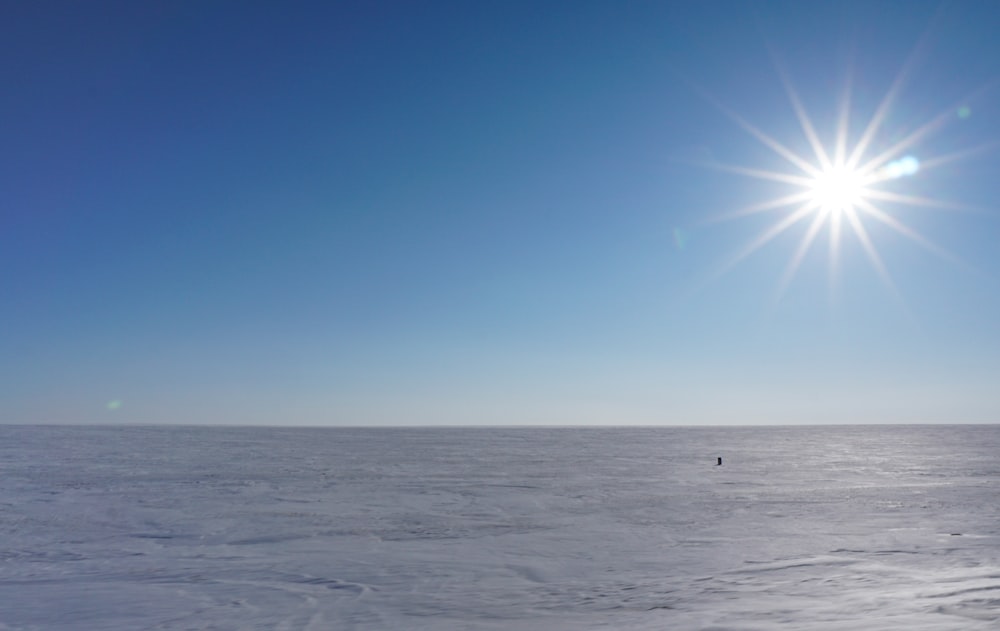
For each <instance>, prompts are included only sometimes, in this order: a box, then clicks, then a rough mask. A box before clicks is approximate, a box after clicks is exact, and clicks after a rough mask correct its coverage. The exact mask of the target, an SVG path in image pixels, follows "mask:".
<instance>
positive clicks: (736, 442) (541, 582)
mask: <svg viewBox="0 0 1000 631" xmlns="http://www.w3.org/2000/svg"><path fill="white" fill-rule="evenodd" d="M718 456H722V457H723V458H724V465H723V466H721V467H718V466H715V462H716V457H718ZM596 628H601V629H616V630H617V629H623V630H624V629H650V630H652V629H656V630H667V629H669V630H686V629H702V630H705V631H709V630H712V631H722V630H733V631H735V630H765V629H796V630H819V629H822V630H834V629H837V630H858V629H875V630H879V631H890V630H897V629H898V630H904V629H905V630H907V631H914V630H929V629H935V630H945V629H947V630H956V631H958V630H961V631H969V630H977V629H1000V426H936V427H933V426H918V427H915V426H910V427H901V426H868V427H795V428H759V427H758V428H738V429H737V428H711V429H677V428H617V429H605V428H594V429H272V428H192V427H141V428H135V427H132V428H124V427H87V428H82V427H21V426H6V427H3V426H0V629H25V630H27V629H44V630H50V629H52V630H63V629H66V630H69V629H72V630H74V631H79V630H88V629H123V630H129V631H135V630H138V629H220V630H224V629H315V630H320V629H338V630H340V629H359V630H360V629H366V630H367V629H443V630H451V629H489V630H500V629H503V630H507V629H514V630H525V629H546V630H548V629H556V630H560V629H596Z"/></svg>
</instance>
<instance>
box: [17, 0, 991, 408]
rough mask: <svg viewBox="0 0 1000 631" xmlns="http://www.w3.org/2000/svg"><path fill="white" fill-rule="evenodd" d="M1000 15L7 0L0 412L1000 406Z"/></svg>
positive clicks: (839, 7) (875, 8)
mask: <svg viewBox="0 0 1000 631" xmlns="http://www.w3.org/2000/svg"><path fill="white" fill-rule="evenodd" d="M998 29H1000V5H998V4H997V3H995V2H986V1H983V2H955V3H944V4H942V3H939V2H923V1H920V0H905V1H903V0H900V1H899V2H868V1H865V2H858V3H850V2H846V3H833V2H795V1H789V2H777V1H774V2H736V1H733V2H673V3H671V2H629V3H626V2H616V1H610V0H609V1H604V2H586V1H580V2H537V1H533V2H491V3H479V2H465V1H458V2H398V3H397V2H315V3H312V2H281V3H278V2H249V1H242V0H241V1H238V2H221V1H219V2H131V1H129V2H87V3H81V2H41V1H40V2H20V3H15V2H8V3H5V5H4V7H3V9H2V10H0V76H2V77H3V96H2V98H0V121H2V122H0V146H2V151H0V296H2V309H0V422H8V423H42V422H47V423H93V422H98V423H116V422H124V423H175V422H176V423H241V424H276V425H285V424H288V425H303V424H306V425H310V424H331V425H409V424H437V423H445V424H505V423H514V424H590V423H600V424H649V423H664V424H685V425H699V424H743V423H837V422H848V423H866V422H938V423H947V422H965V423H969V422H976V423H979V422H996V421H998V420H1000V282H998V281H1000V254H998V252H1000V250H998V246H997V243H998V241H1000V224H998V215H997V203H996V200H997V199H998V193H1000V177H998V174H1000V170H998V166H1000V152H998V151H996V150H993V148H992V147H991V146H989V143H991V142H996V141H1000V116H998V105H1000V85H994V84H993V83H992V82H994V81H996V80H997V79H998V77H1000V66H998V64H997V62H998V60H1000V39H998V38H997V37H996V34H997V32H998ZM782 77H785V79H786V80H785V81H784V82H783V80H782ZM894 85H895V86H896V87H895V88H893V87H892V86H894ZM845 86H850V95H849V96H850V98H849V101H845V98H844V96H845ZM789 88H791V89H789ZM887 95H888V96H889V97H890V98H888V99H886V96H887ZM796 99H797V100H796ZM845 102H847V103H848V106H847V107H846V108H844V107H843V104H844V103H845ZM796 103H798V104H799V105H800V106H801V107H800V108H799V111H800V113H805V114H806V115H807V117H808V118H805V117H802V118H801V120H800V117H799V116H797V115H796V107H795V104H796ZM880 104H884V105H885V106H884V107H881V108H880ZM841 111H846V112H848V113H849V116H848V117H847V119H846V120H847V124H846V126H845V127H843V129H844V130H845V134H843V136H842V137H843V139H844V141H845V147H846V149H845V151H844V152H842V156H841V157H842V158H843V160H841V162H844V161H845V160H847V158H849V157H850V154H851V150H852V148H853V147H855V146H856V145H857V144H858V143H859V142H862V141H864V142H862V145H863V147H862V149H864V152H865V153H864V158H863V159H861V158H860V157H859V158H858V160H856V161H855V162H856V163H857V164H856V165H855V166H861V165H863V164H864V163H866V162H867V161H869V160H871V159H876V158H878V157H879V156H880V155H881V156H883V158H884V159H882V160H881V162H879V161H878V160H876V162H878V164H875V165H873V166H872V167H871V168H869V170H868V175H864V174H861V175H859V173H860V172H859V171H858V170H857V169H853V168H849V165H848V166H838V164H840V163H839V162H837V159H836V155H837V149H836V147H837V138H838V133H837V130H838V129H839V127H838V125H839V123H838V121H839V120H841V119H840V118H839V115H840V114H839V113H840V112H841ZM873 117H874V118H875V119H876V123H877V124H876V125H871V126H869V122H870V121H871V120H872V119H873ZM802 120H804V121H806V122H807V124H806V125H803V124H802ZM810 129H812V130H814V131H815V138H816V141H817V142H816V144H818V145H820V147H821V152H824V151H825V152H826V154H827V155H828V156H829V157H830V159H831V160H830V162H831V164H827V165H826V166H824V165H823V164H822V161H821V159H820V157H819V156H818V155H817V152H816V151H815V150H814V149H813V146H812V144H813V143H810V138H809V133H808V130H810ZM866 130H868V133H867V134H866ZM886 152H888V153H886ZM802 162H805V163H806V164H805V165H804V166H803V165H802V164H801V163H802ZM834 163H836V164H834ZM845 164H846V162H845ZM918 165H919V168H918ZM741 169H742V172H740V171H741ZM810 169H812V171H810ZM831 172H836V173H839V174H841V175H844V176H845V177H847V179H848V180H850V182H851V184H850V186H849V187H848V188H850V190H849V191H848V192H846V193H844V192H843V191H840V192H835V197H836V199H837V200H839V201H837V206H836V208H833V207H830V206H829V203H830V202H829V199H826V198H822V196H820V194H819V193H815V192H814V189H823V190H826V189H825V188H823V187H824V186H826V185H825V184H824V185H821V186H819V185H818V186H813V185H812V184H810V182H820V181H822V182H827V181H828V180H829V178H830V177H833V176H829V174H830V173H831ZM775 174H778V175H777V176H776V175H775ZM845 174H846V175H845ZM890 176H891V177H890ZM836 177H841V176H840V175H838V176H836ZM858 178H862V180H863V181H861V180H859V179H858ZM864 178H867V179H864ZM837 182H839V184H837V185H836V186H834V188H837V186H841V184H842V182H841V180H837ZM859 182H860V183H859ZM841 188H843V186H841ZM838 190H839V189H838ZM871 190H874V191H875V192H874V193H871V192H870V191H871ZM790 195H798V197H794V198H792V201H794V203H792V202H789V203H788V204H787V205H785V206H781V207H773V208H762V207H763V206H767V204H764V203H763V202H766V201H767V200H773V199H775V198H782V197H784V198H788V196H790ZM913 202H917V203H913ZM755 205H756V208H757V209H758V210H759V212H746V211H747V209H748V208H749V210H753V209H754V207H755ZM741 209H742V210H743V211H744V212H743V214H740V212H739V211H740V210H741ZM800 209H801V210H800ZM727 216H728V218H726V217H727ZM793 219H798V221H794V222H793V221H792V220H793ZM855 222H856V223H857V225H860V226H861V228H858V227H857V226H856V225H855ZM835 226H839V228H836V227H835ZM781 228H786V229H783V230H780V231H779V229H781ZM769 234H770V235H773V238H770V239H767V240H766V243H764V242H762V239H761V236H762V235H764V236H765V237H766V236H768V235H769ZM838 235H839V236H838ZM755 244H760V247H758V248H756V249H753V251H752V252H750V251H749V248H751V247H752V246H753V245H755ZM831 244H836V245H835V246H831ZM806 246H808V247H806ZM800 251H801V252H802V253H801V255H799V254H798V253H799V252H800ZM831 252H834V253H835V255H831ZM741 253H747V255H746V256H743V257H742V258H740V254H741ZM876 257H877V258H876ZM736 259H739V260H736ZM734 261H735V262H734ZM791 272H794V273H791Z"/></svg>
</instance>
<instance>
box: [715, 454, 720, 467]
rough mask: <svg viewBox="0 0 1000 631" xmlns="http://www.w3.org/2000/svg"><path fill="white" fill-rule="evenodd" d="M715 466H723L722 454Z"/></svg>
mask: <svg viewBox="0 0 1000 631" xmlns="http://www.w3.org/2000/svg"><path fill="white" fill-rule="evenodd" d="M715 466H717V467H721V466H722V456H719V461H718V462H717V463H715Z"/></svg>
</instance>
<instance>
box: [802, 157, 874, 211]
mask: <svg viewBox="0 0 1000 631" xmlns="http://www.w3.org/2000/svg"><path fill="white" fill-rule="evenodd" d="M809 190H810V193H811V198H812V201H813V203H814V204H816V206H817V207H818V208H819V210H820V211H821V212H827V213H840V212H845V211H847V210H848V209H851V210H853V209H854V207H855V206H857V205H858V204H859V203H860V202H862V201H863V200H864V196H865V178H864V177H863V176H862V175H861V173H859V172H857V171H853V170H851V169H849V168H847V167H846V166H844V165H834V166H831V167H830V168H829V169H826V170H824V171H823V172H821V173H820V174H819V175H817V176H816V177H814V178H813V180H812V182H811V185H810V188H809Z"/></svg>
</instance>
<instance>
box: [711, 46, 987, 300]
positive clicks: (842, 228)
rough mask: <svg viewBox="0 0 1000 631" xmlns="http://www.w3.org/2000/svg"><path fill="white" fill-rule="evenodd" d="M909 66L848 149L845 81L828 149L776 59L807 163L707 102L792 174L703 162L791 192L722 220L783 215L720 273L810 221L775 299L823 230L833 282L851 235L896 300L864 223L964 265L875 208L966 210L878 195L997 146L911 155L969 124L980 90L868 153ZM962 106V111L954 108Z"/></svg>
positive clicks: (891, 194) (912, 198) (910, 197)
mask: <svg viewBox="0 0 1000 631" xmlns="http://www.w3.org/2000/svg"><path fill="white" fill-rule="evenodd" d="M912 61H913V57H912V56H911V58H910V60H908V61H907V62H906V64H905V65H904V66H903V69H902V70H901V71H900V74H899V76H898V77H897V78H896V80H895V81H894V82H893V84H892V85H891V86H890V87H889V90H888V92H887V93H886V95H885V97H884V98H883V99H882V101H881V103H879V105H878V107H877V108H876V109H875V112H874V114H873V115H872V117H871V120H869V121H868V123H867V125H866V126H865V127H864V130H863V131H862V132H861V135H860V136H859V137H858V140H857V142H855V143H854V144H853V145H851V146H849V143H848V139H849V136H850V135H851V134H850V133H849V129H848V128H849V119H850V113H851V108H850V89H851V86H850V82H847V84H846V85H845V87H844V92H843V94H842V95H841V100H840V104H839V108H838V112H837V114H838V116H837V125H836V130H835V134H834V141H833V143H832V144H831V145H826V144H824V143H823V142H821V141H820V139H819V135H818V134H817V133H816V130H815V128H814V127H813V124H812V121H811V120H810V118H809V116H808V115H807V114H806V111H805V108H804V107H803V105H802V102H801V100H800V99H799V96H798V93H797V92H796V91H795V88H794V87H793V86H792V83H791V81H790V80H789V79H788V75H787V73H786V72H785V71H784V69H783V68H782V67H781V65H780V63H778V61H777V59H775V65H776V67H777V70H778V74H779V76H780V78H781V81H782V83H783V85H784V88H785V92H786V93H787V95H788V98H789V100H790V101H791V105H792V108H793V109H794V111H795V116H796V118H797V119H798V122H799V125H800V126H801V128H802V132H803V134H804V135H805V138H806V140H807V142H808V144H809V146H810V148H811V149H812V154H813V155H812V156H811V157H806V156H802V155H799V154H798V153H796V152H794V151H792V150H791V149H789V148H788V147H787V146H785V145H784V144H782V143H780V142H779V141H777V140H775V139H774V138H773V137H771V136H769V135H768V134H766V133H764V132H763V131H761V130H760V129H758V128H757V127H755V126H754V125H752V124H750V123H749V122H747V121H746V120H745V119H744V118H742V117H741V116H740V115H739V114H737V113H736V112H733V111H732V110H730V109H728V108H726V107H725V106H724V105H722V104H720V103H719V102H717V101H716V100H715V99H714V98H712V97H711V96H708V95H707V94H705V95H704V96H705V97H706V98H707V99H708V100H710V101H711V102H712V103H713V104H714V105H715V106H716V107H718V108H719V109H720V110H722V112H723V113H724V114H725V115H726V116H728V117H729V118H730V119H732V120H733V121H735V122H736V123H737V124H738V125H739V126H740V127H742V128H743V129H744V130H745V131H747V132H748V133H749V134H751V135H752V136H754V137H755V138H756V139H757V140H758V141H759V142H760V143H761V144H763V145H764V146H766V147H768V148H769V149H771V150H772V151H774V152H775V153H776V154H778V155H779V156H781V157H782V158H784V159H785V160H786V161H787V162H788V163H789V164H790V165H791V166H793V167H794V170H792V171H790V172H783V171H768V170H762V169H755V168H749V167H743V166H736V165H730V164H721V163H718V162H709V163H703V164H705V166H709V167H712V168H716V169H720V170H723V171H729V172H733V173H738V174H740V175H746V176H750V177H754V178H758V179H763V180H771V181H777V182H781V183H784V184H788V185H790V187H791V191H792V192H790V193H789V194H787V195H783V196H781V197H778V198H775V199H770V200H766V201H763V202H760V203H757V204H753V205H751V206H748V207H746V208H743V209H740V210H738V211H735V212H733V213H729V214H728V215H725V216H724V217H723V219H733V218H737V217H743V216H747V215H752V214H757V213H762V212H769V211H775V210H782V209H788V210H785V214H784V216H783V217H782V218H780V219H778V220H777V221H776V222H775V223H774V224H772V225H771V226H770V227H769V228H767V229H766V230H765V231H764V232H763V233H762V234H760V235H759V236H758V237H757V238H756V239H755V240H753V241H752V242H751V243H749V244H748V245H747V246H746V247H745V248H743V250H741V251H740V252H738V253H737V254H736V255H735V256H734V257H733V258H732V259H731V260H730V261H729V263H728V265H726V266H725V268H724V269H723V270H722V271H725V270H727V269H730V268H731V267H733V266H734V265H735V264H736V263H738V262H739V261H741V260H742V259H744V258H746V257H747V256H749V255H751V254H753V253H754V252H755V251H757V250H758V249H760V248H761V247H762V246H764V245H765V244H767V243H768V242H770V241H771V240H773V239H774V238H776V237H777V236H779V235H780V234H782V233H784V232H785V231H787V230H789V229H790V228H792V227H793V226H795V225H797V224H800V223H801V222H803V221H804V220H807V219H808V220H809V221H806V222H805V223H806V224H807V225H808V227H807V228H805V232H804V234H803V236H802V239H801V241H800V242H799V245H798V248H797V249H796V251H795V253H794V255H793V256H792V259H791V261H789V263H788V267H787V268H786V270H785V273H784V275H783V276H782V278H781V281H780V283H779V287H778V297H780V295H781V294H782V293H783V292H784V291H785V289H786V288H787V286H788V284H789V283H790V282H791V280H792V277H793V276H794V275H795V272H796V271H797V270H798V268H799V266H800V265H801V263H802V260H803V258H804V257H805V255H806V254H807V252H808V251H809V250H810V248H811V247H812V245H813V244H814V242H815V241H816V240H817V238H818V237H819V236H820V234H821V232H822V231H823V230H824V228H826V233H827V235H828V236H827V239H828V242H829V264H830V278H831V283H832V281H833V279H834V278H835V276H836V274H837V266H838V261H839V251H840V248H841V241H842V239H843V238H844V236H845V235H853V238H854V239H855V240H856V241H857V242H858V243H859V244H860V245H861V247H862V249H863V250H864V252H865V254H866V256H867V258H868V260H869V261H870V262H871V264H872V266H873V267H874V269H875V271H876V272H877V273H878V275H879V276H880V277H881V279H882V281H883V282H884V283H885V284H886V286H887V287H888V288H889V289H890V290H891V291H892V292H893V293H895V294H897V295H898V292H896V289H895V286H894V284H893V282H892V279H891V277H890V276H889V273H888V270H887V269H886V266H885V264H884V263H883V262H882V258H881V256H880V255H879V252H878V250H877V249H876V247H875V244H874V243H873V242H872V239H871V237H870V236H869V230H868V228H867V227H866V223H868V222H870V221H875V222H878V223H881V224H883V225H885V226H888V227H889V228H891V229H892V230H894V231H895V232H897V233H898V234H901V235H903V236H905V237H907V238H908V239H910V240H911V241H912V242H914V243H916V244H917V245H919V246H921V247H923V248H925V249H927V250H929V251H930V252H933V253H934V254H936V255H938V256H940V257H942V258H945V259H947V260H949V261H951V262H953V263H958V264H959V265H961V264H962V263H961V261H958V260H957V259H956V258H955V257H954V256H953V255H951V254H950V253H949V252H947V251H945V250H943V249H942V248H940V247H939V246H937V245H935V244H934V243H932V242H931V241H929V240H928V239H927V238H925V237H924V236H923V235H921V234H919V233H918V232H916V231H915V230H913V229H912V228H910V227H909V226H907V225H906V224H904V223H903V222H901V221H900V220H899V219H898V218H896V217H895V216H894V215H893V214H891V213H890V212H888V211H886V210H884V209H883V208H881V207H880V204H885V203H890V204H894V205H895V208H897V209H898V208H900V207H905V206H921V207H929V208H943V209H962V208H964V207H963V206H961V205H958V204H953V203H949V202H946V201H942V200H937V199H931V198H928V197H923V196H915V195H904V194H901V193H898V192H895V191H892V190H886V189H885V188H882V185H885V184H886V183H888V182H890V181H894V180H900V179H901V178H904V177H911V176H915V175H917V174H918V173H920V172H923V171H925V170H927V169H930V168H934V167H937V166H940V165H943V164H946V163H949V162H953V161H955V160H958V159H961V158H966V157H969V156H971V155H973V154H976V153H979V152H981V151H983V150H986V149H991V148H993V147H994V146H995V145H996V143H987V144H984V145H982V146H979V147H973V148H970V149H966V150H963V151H958V152H955V153H951V154H948V155H942V156H935V157H931V158H929V159H925V160H923V161H920V160H918V159H917V158H916V157H914V156H913V155H911V154H910V153H909V152H910V151H912V150H913V149H914V148H915V147H916V146H917V145H918V144H919V143H921V142H922V141H924V140H926V139H927V137H928V136H930V135H931V134H932V133H934V132H936V131H938V130H940V129H941V128H942V127H943V126H944V125H945V124H946V123H948V122H949V121H951V120H954V119H955V118H956V117H959V118H965V117H967V116H968V111H969V110H968V108H967V107H966V106H965V103H966V101H967V100H969V99H970V98H972V97H973V96H976V95H977V94H978V93H979V92H982V91H983V89H980V90H978V91H977V93H974V94H973V95H969V96H968V97H967V98H966V99H963V100H962V101H960V103H959V104H958V105H955V106H954V107H951V108H948V109H947V110H945V111H943V112H942V113H940V114H938V115H937V116H936V117H934V118H933V119H931V120H930V121H928V122H927V123H925V124H924V125H922V126H920V127H918V128H917V129H916V130H914V131H912V132H910V133H909V134H908V135H905V136H903V137H902V138H901V139H900V140H898V141H896V142H895V143H894V144H892V145H890V146H888V147H885V148H880V149H879V150H878V151H873V149H874V142H875V137H876V134H877V133H878V132H879V130H880V129H881V127H882V125H883V124H884V123H885V121H886V117H887V115H888V113H889V110H890V108H891V107H892V105H893V102H894V101H895V100H896V98H897V97H898V95H899V92H900V90H901V87H902V84H903V79H904V78H905V77H906V75H907V74H908V71H909V66H910V65H911V63H912ZM960 105H961V107H959V106H960ZM869 154H874V155H869ZM831 286H832V285H831Z"/></svg>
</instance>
